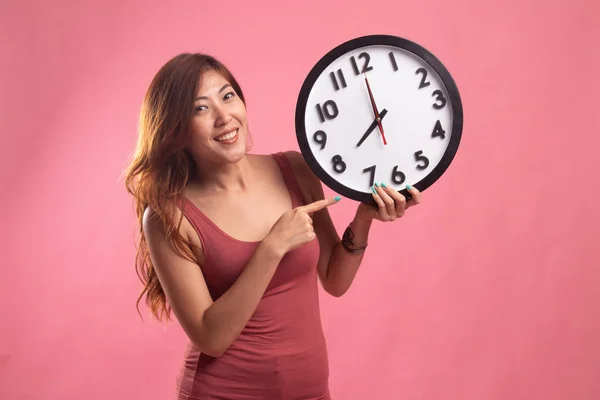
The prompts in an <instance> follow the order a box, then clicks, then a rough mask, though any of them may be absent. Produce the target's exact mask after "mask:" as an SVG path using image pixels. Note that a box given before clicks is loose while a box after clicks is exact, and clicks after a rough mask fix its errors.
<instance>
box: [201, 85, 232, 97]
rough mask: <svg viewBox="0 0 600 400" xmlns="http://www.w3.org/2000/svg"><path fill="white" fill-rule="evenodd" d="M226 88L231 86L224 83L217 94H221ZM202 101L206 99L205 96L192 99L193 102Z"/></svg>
mask: <svg viewBox="0 0 600 400" xmlns="http://www.w3.org/2000/svg"><path fill="white" fill-rule="evenodd" d="M227 87H231V85H230V84H229V83H226V84H225V85H223V87H222V88H221V89H219V93H221V92H222V91H223V90H225V89H227ZM202 99H208V97H206V96H198V97H196V98H195V99H194V101H197V100H202Z"/></svg>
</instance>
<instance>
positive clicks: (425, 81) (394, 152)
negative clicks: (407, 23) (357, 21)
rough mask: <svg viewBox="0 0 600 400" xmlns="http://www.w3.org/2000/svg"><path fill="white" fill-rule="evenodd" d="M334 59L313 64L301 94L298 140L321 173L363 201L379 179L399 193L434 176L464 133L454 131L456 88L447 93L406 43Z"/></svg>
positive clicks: (353, 51)
mask: <svg viewBox="0 0 600 400" xmlns="http://www.w3.org/2000/svg"><path fill="white" fill-rule="evenodd" d="M333 56H334V57H335V58H333V57H332V56H331V55H330V56H329V59H327V57H325V58H324V59H323V60H322V61H321V64H320V65H319V64H318V65H317V66H316V67H315V69H313V72H312V77H311V76H310V75H309V78H307V82H305V89H304V96H302V94H301V98H300V99H299V106H301V107H299V109H298V110H301V109H303V113H302V115H300V114H297V125H300V126H301V128H302V129H300V130H299V131H301V132H302V137H300V132H298V135H299V138H298V139H299V142H300V144H301V148H302V151H303V154H304V155H305V157H306V156H307V155H309V156H310V157H308V159H309V164H311V166H312V167H313V169H315V167H317V168H316V169H317V171H315V172H317V175H319V176H320V177H321V178H322V180H324V181H325V182H326V183H328V182H329V183H334V186H336V187H335V188H334V189H337V190H338V191H340V192H344V191H345V192H346V193H344V194H346V195H349V194H351V193H353V192H356V193H353V194H354V195H350V196H349V197H354V198H357V199H358V198H365V197H364V196H362V197H361V196H360V195H358V197H357V194H358V193H362V194H366V195H367V196H370V193H371V186H372V185H373V183H374V182H383V183H385V184H388V185H390V186H392V187H394V188H395V189H397V190H401V189H403V188H405V187H406V185H409V184H410V185H413V186H414V185H418V184H419V183H420V182H426V181H427V178H428V177H429V180H430V181H431V180H436V179H437V178H438V177H439V175H441V173H443V170H445V169H446V167H447V164H449V161H450V160H449V159H451V158H452V156H453V155H454V153H455V152H456V147H457V145H458V139H459V138H460V131H459V132H454V129H455V127H456V125H455V121H454V119H455V115H456V113H455V111H456V110H454V109H453V104H456V101H457V99H456V97H457V94H458V92H457V91H455V92H449V89H448V87H447V86H446V83H445V80H444V79H442V78H441V77H440V75H439V74H438V72H437V71H436V68H434V67H433V66H432V65H430V64H429V63H428V62H426V61H425V60H424V59H423V58H421V57H420V56H418V55H416V54H414V53H413V52H411V51H408V50H405V49H404V48H400V47H397V46H392V45H385V44H384V45H382V44H372V45H364V46H354V48H352V49H349V50H343V52H341V54H334V55H333ZM429 59H431V58H429ZM442 68H443V67H442ZM438 69H439V66H438ZM444 71H445V70H444ZM448 76H449V75H448ZM365 78H366V79H365ZM446 80H449V79H446ZM310 83H312V85H311V86H307V85H308V84H310ZM451 83H452V84H453V82H451ZM369 89H370V92H371V95H372V98H373V100H374V103H375V107H376V111H377V113H378V114H379V117H380V120H379V122H380V123H381V128H382V130H383V134H382V133H381V132H380V128H379V125H378V123H377V121H376V114H375V112H376V111H375V109H374V107H373V105H372V102H371V96H370V94H369ZM452 100H454V101H452ZM458 101H459V100H458ZM298 110H297V111H298ZM460 113H461V114H460V124H458V125H459V130H461V129H462V108H461V109H460ZM369 132H370V133H369ZM454 134H457V135H458V137H457V138H454V139H455V140H454V139H453V135H454ZM451 144H452V145H453V146H452V148H451V152H450V153H451V154H448V151H447V150H448V148H449V146H450V145H451ZM438 166H439V167H438ZM436 167H438V169H437V171H436ZM323 178H325V179H323ZM431 183H432V182H429V184H431ZM330 186H332V185H330ZM427 186H428V185H427ZM340 189H342V190H340Z"/></svg>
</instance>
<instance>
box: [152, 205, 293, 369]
mask: <svg viewBox="0 0 600 400" xmlns="http://www.w3.org/2000/svg"><path fill="white" fill-rule="evenodd" d="M186 225H187V226H189V224H186ZM181 226H182V235H183V236H184V237H187V234H186V232H185V230H186V228H184V224H182V225H181ZM143 228H144V235H145V237H146V241H147V243H148V249H149V252H150V258H151V260H152V264H153V266H154V270H155V271H156V274H157V277H158V280H159V281H160V284H161V286H162V288H163V290H164V292H165V295H166V298H167V301H168V302H169V305H170V306H171V309H172V310H173V313H174V315H175V316H176V317H177V319H178V321H179V323H180V324H181V326H182V328H183V330H184V331H185V332H186V334H187V335H188V337H189V338H190V340H191V341H192V343H194V345H196V347H198V349H199V350H200V351H201V352H203V353H205V354H208V355H210V356H212V357H218V356H220V355H221V354H223V352H224V351H225V350H226V349H227V348H228V347H229V346H230V345H231V343H233V341H234V340H235V339H236V338H237V337H238V336H239V334H240V333H241V332H242V330H243V329H244V327H245V326H246V324H247V322H248V320H249V319H250V317H251V316H252V314H253V313H254V311H255V309H256V307H257V306H258V303H259V301H260V299H261V297H262V296H263V294H264V292H265V290H266V288H267V286H268V285H269V282H270V281H271V278H272V277H273V274H274V273H275V271H276V270H277V266H278V264H279V262H280V261H281V258H282V257H283V255H284V254H285V253H284V252H283V251H281V249H280V246H279V248H278V247H277V245H275V243H272V242H271V241H269V240H264V241H263V242H262V243H261V244H260V245H259V246H258V248H257V249H256V251H255V252H254V254H253V256H252V257H251V259H250V260H249V262H248V264H247V265H246V267H245V268H244V270H243V271H242V273H241V275H240V276H239V278H238V279H237V280H236V281H235V283H234V284H233V285H232V286H231V288H230V289H229V290H227V291H226V292H225V293H224V294H223V295H222V296H221V297H219V299H217V301H214V302H213V299H212V298H211V296H210V293H209V291H208V288H207V286H206V281H205V280H204V276H203V275H202V270H201V268H200V266H198V264H196V263H194V262H191V261H189V260H187V259H186V258H184V257H181V256H179V255H178V254H177V253H176V252H175V250H174V248H173V245H172V244H171V243H170V241H169V242H167V241H166V235H165V231H164V229H163V227H162V223H161V222H160V221H159V219H158V218H156V217H154V215H153V212H152V211H151V210H146V212H145V213H144V219H143Z"/></svg>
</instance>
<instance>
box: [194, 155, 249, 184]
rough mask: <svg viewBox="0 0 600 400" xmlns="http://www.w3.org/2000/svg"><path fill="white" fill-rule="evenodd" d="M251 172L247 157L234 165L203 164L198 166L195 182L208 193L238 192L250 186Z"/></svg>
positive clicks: (227, 163)
mask: <svg viewBox="0 0 600 400" xmlns="http://www.w3.org/2000/svg"><path fill="white" fill-rule="evenodd" d="M252 170H253V168H252V163H251V162H250V160H249V159H248V157H247V156H244V157H242V158H241V159H240V160H239V161H237V162H235V163H231V162H221V163H211V162H205V163H203V164H202V165H198V174H197V177H198V178H197V180H198V181H199V183H201V185H202V187H203V189H204V190H207V191H210V192H221V191H225V192H239V191H244V190H246V189H247V188H248V186H249V185H250V180H251V178H252Z"/></svg>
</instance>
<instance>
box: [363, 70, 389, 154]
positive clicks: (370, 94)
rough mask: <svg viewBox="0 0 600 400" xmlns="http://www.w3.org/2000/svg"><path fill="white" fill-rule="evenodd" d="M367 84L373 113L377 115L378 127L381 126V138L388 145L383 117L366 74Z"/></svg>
mask: <svg viewBox="0 0 600 400" xmlns="http://www.w3.org/2000/svg"><path fill="white" fill-rule="evenodd" d="M365 83H366V84H367V90H368V91H369V99H370V100H371V107H373V113H375V120H376V121H377V125H378V126H379V132H381V137H382V138H383V144H387V141H386V140H385V134H384V133H383V126H382V125H381V117H380V115H379V111H377V105H376V104H375V98H374V97H373V93H372V92H371V86H370V85H369V80H368V79H367V74H366V73H365Z"/></svg>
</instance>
